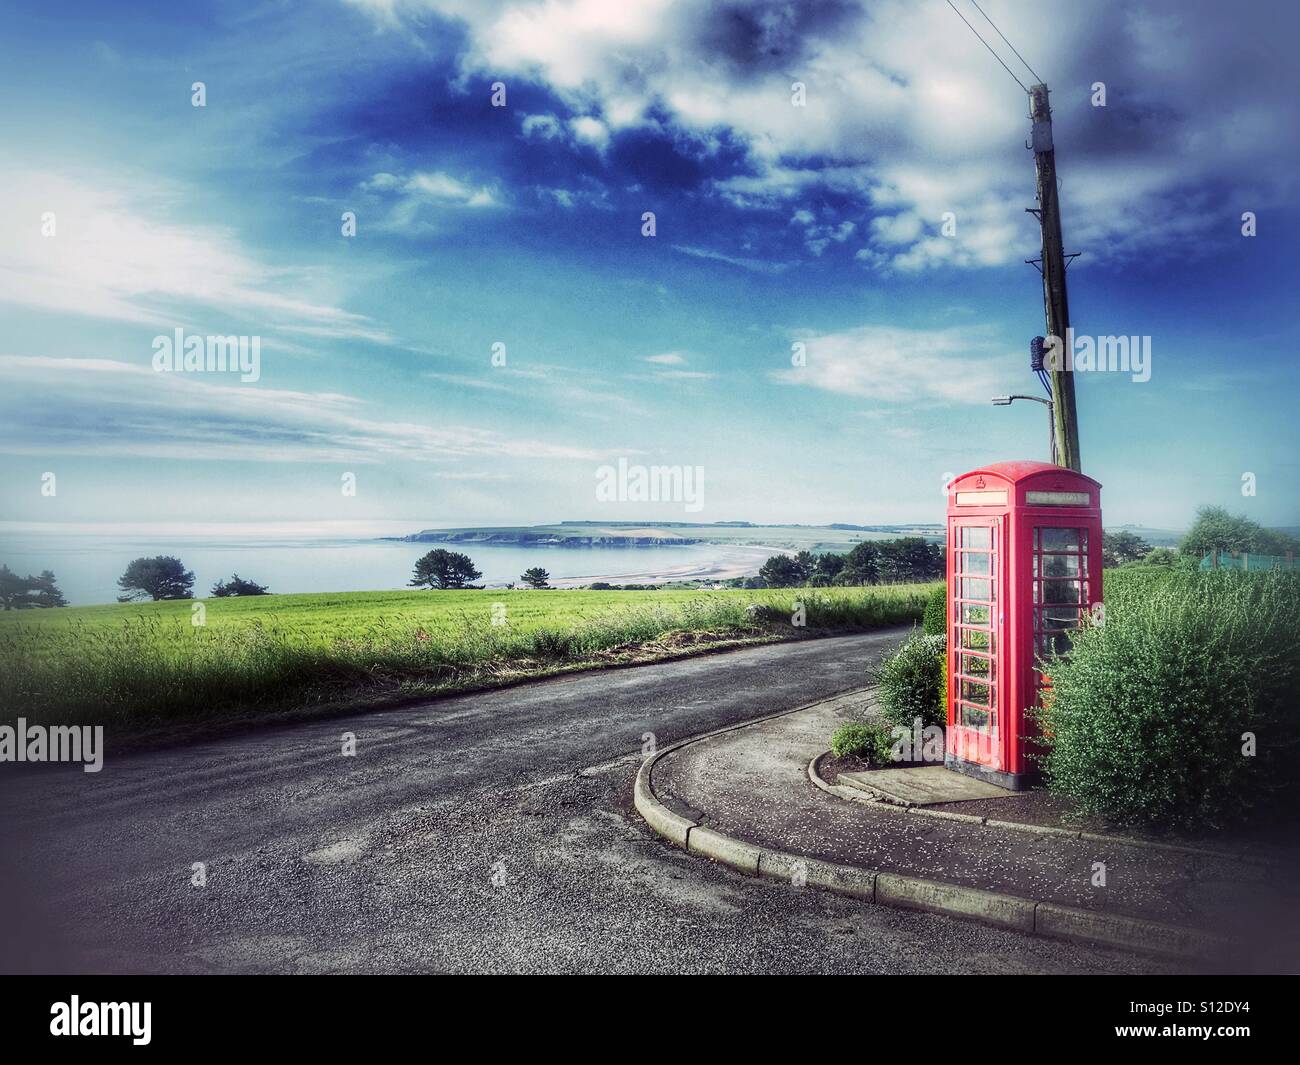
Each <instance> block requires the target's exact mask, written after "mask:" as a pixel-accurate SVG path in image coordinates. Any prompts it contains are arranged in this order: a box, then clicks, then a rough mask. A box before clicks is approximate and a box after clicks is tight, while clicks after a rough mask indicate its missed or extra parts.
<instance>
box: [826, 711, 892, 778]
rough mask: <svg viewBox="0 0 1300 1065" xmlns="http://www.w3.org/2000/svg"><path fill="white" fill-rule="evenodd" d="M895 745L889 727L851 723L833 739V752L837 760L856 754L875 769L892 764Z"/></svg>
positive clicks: (837, 730) (841, 728) (836, 731)
mask: <svg viewBox="0 0 1300 1065" xmlns="http://www.w3.org/2000/svg"><path fill="white" fill-rule="evenodd" d="M893 745H894V740H893V736H892V735H891V734H890V731H889V726H888V725H884V724H882V723H881V722H879V721H850V722H849V723H848V724H847V725H841V726H840V727H839V728H837V729H836V730H835V735H834V736H832V737H831V751H832V752H833V753H834V755H835V756H836V757H837V758H844V757H847V756H848V755H851V754H856V755H857V756H858V757H859V758H861V759H863V760H864V761H865V762H867V764H868V765H870V766H871V767H872V768H873V769H879V768H881V767H882V766H887V765H889V764H890V763H891V762H892V760H893V754H892V752H893Z"/></svg>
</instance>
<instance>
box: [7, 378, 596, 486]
mask: <svg viewBox="0 0 1300 1065" xmlns="http://www.w3.org/2000/svg"><path fill="white" fill-rule="evenodd" d="M0 383H2V385H3V388H0V451H3V452H5V453H8V454H40V455H96V456H105V455H116V456H135V457H145V458H156V459H179V460H182V461H192V460H210V459H241V460H244V461H250V462H343V461H347V462H365V463H370V462H380V461H384V460H387V459H407V460H412V461H421V462H432V463H439V462H447V463H451V462H454V461H456V460H459V459H462V458H468V457H475V458H489V459H491V458H502V459H507V458H508V459H592V458H598V457H600V456H599V453H597V452H593V451H590V450H587V449H584V448H576V447H570V446H568V445H564V444H553V443H550V442H547V441H543V440H533V439H527V438H512V437H507V436H503V435H502V434H500V433H496V432H491V431H489V430H485V429H477V428H474V427H470V426H463V425H447V424H445V423H443V422H442V421H441V420H438V421H437V422H436V424H424V423H416V422H402V421H397V420H393V419H392V418H391V417H390V416H388V415H387V413H386V412H385V411H383V410H378V409H375V408H374V407H373V406H372V405H371V404H368V403H366V402H364V401H362V400H359V399H357V398H355V397H353V396H347V395H340V394H338V393H331V392H299V391H289V390H283V389H269V388H265V387H260V386H250V385H241V384H238V383H233V382H230V381H228V380H226V379H221V378H219V377H218V376H216V375H211V374H186V373H156V372H155V371H154V370H153V369H152V368H151V367H149V366H138V365H134V364H131V363H125V362H118V361H114V360H110V359H92V358H49V357H44V356H21V355H0Z"/></svg>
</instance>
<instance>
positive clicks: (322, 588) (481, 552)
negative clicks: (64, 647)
mask: <svg viewBox="0 0 1300 1065" xmlns="http://www.w3.org/2000/svg"><path fill="white" fill-rule="evenodd" d="M407 531H414V530H411V529H409V527H408V529H407ZM436 547H446V548H447V549H448V550H452V551H460V552H463V553H464V554H467V555H469V556H470V558H471V559H473V561H474V564H475V565H476V566H477V567H478V569H479V570H481V571H482V573H483V576H482V578H481V579H480V580H479V581H476V582H475V583H477V584H486V585H487V586H489V587H502V586H503V585H505V584H507V583H509V582H512V581H513V582H518V581H519V577H520V574H522V573H523V572H524V570H526V569H528V568H530V567H532V566H541V567H542V568H544V569H545V570H547V571H548V572H549V573H550V575H551V583H552V584H554V585H556V586H557V587H565V586H576V585H583V584H589V583H591V582H593V581H598V580H603V581H608V582H609V583H611V584H629V583H636V584H644V583H654V582H660V581H665V580H709V581H721V580H724V579H726V578H727V577H733V576H743V575H745V574H749V573H755V572H757V570H758V567H759V566H761V565H762V564H763V561H764V560H765V559H766V558H768V557H769V556H770V555H773V554H777V553H779V549H778V548H769V547H756V546H749V545H729V544H683V545H664V546H644V547H621V546H611V547H561V546H557V545H541V546H536V547H534V546H527V547H524V546H519V545H510V544H437V543H411V542H403V541H400V540H396V539H384V538H381V537H380V536H377V535H371V536H355V535H338V534H337V533H333V534H327V535H320V534H319V533H317V532H315V531H311V532H307V533H304V532H303V531H302V530H298V529H286V528H275V529H270V530H268V529H267V528H264V527H258V526H230V527H227V528H223V529H212V528H208V529H204V530H203V531H194V530H187V529H183V528H177V529H173V530H167V529H163V530H157V529H153V530H151V529H150V528H148V527H144V526H142V527H138V528H127V529H113V528H104V527H90V528H86V529H78V530H77V531H75V532H69V531H65V530H63V529H59V528H57V527H53V528H52V527H49V526H45V527H40V528H32V527H26V528H17V529H15V528H9V529H6V528H3V527H0V563H3V564H5V565H7V566H8V567H9V568H10V569H11V570H13V571H14V572H16V573H18V574H19V575H22V576H26V575H27V574H29V573H31V574H36V573H39V572H41V571H42V570H47V569H48V570H52V571H53V572H54V575H55V577H56V578H57V579H58V584H59V587H60V589H62V591H63V594H64V596H65V597H66V598H67V600H68V602H69V603H70V604H71V605H73V606H85V605H91V604H95V603H112V602H114V601H116V599H117V596H118V595H119V594H120V591H119V589H118V587H117V578H118V577H119V576H121V574H122V572H123V571H124V570H125V569H126V565H127V563H128V562H130V561H131V560H132V559H133V558H139V557H141V556H153V555H173V556H175V557H177V558H179V559H180V560H181V561H182V562H183V563H184V564H185V568H186V569H188V570H191V571H192V572H193V573H194V577H195V582H194V594H195V596H196V597H199V598H203V597H205V596H207V594H208V591H209V589H210V588H211V587H212V585H213V584H214V583H216V581H218V580H220V579H223V578H229V577H230V576H231V575H232V574H235V573H238V574H239V575H240V576H241V577H244V578H247V579H249V580H254V581H257V582H258V583H259V584H264V585H266V586H267V587H268V588H269V589H270V590H271V591H272V592H280V593H296V592H348V591H358V592H359V591H381V590H389V589H392V590H397V589H402V588H406V587H408V584H407V582H408V581H409V580H410V578H411V572H412V569H413V567H414V565H415V560H416V559H417V558H419V557H420V556H421V555H423V554H425V553H426V552H428V551H431V550H433V549H434V548H436Z"/></svg>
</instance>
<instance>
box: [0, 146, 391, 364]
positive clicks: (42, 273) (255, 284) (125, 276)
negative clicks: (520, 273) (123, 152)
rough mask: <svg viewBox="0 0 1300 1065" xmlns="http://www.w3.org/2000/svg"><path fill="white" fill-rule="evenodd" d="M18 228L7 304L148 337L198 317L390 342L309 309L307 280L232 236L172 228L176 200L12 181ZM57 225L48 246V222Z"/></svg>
mask: <svg viewBox="0 0 1300 1065" xmlns="http://www.w3.org/2000/svg"><path fill="white" fill-rule="evenodd" d="M6 178H7V180H6V202H7V204H8V209H9V210H10V211H11V212H12V217H13V218H14V219H24V220H26V221H24V222H23V223H15V224H14V225H13V226H12V227H11V228H10V230H9V233H8V234H7V237H6V240H5V241H4V243H3V245H0V300H7V301H9V302H12V303H20V304H24V305H26V306H30V307H38V308H42V309H45V310H50V311H57V312H60V313H69V314H83V315H90V316H93V317H98V318H109V319H117V320H120V321H128V322H141V323H148V324H151V325H161V324H167V323H174V322H175V321H176V320H178V319H179V320H184V321H193V313H194V311H195V309H196V308H203V309H208V310H210V311H215V312H218V313H219V314H222V315H239V316H244V317H248V318H253V319H256V320H258V322H259V324H260V325H261V327H262V328H265V329H281V330H284V331H288V332H298V333H303V334H306V335H311V336H318V337H340V338H347V339H364V340H372V341H376V342H380V343H387V342H389V341H391V339H392V338H391V337H389V336H388V334H387V333H386V332H384V330H383V329H382V328H380V327H379V326H377V325H376V324H375V323H374V322H372V321H371V320H370V319H368V318H366V317H365V316H364V315H360V314H353V313H351V312H349V311H346V310H344V309H342V308H341V307H338V306H336V305H334V304H333V303H332V302H328V301H327V300H325V299H317V298H312V297H311V296H309V295H307V294H306V291H305V290H308V289H310V288H313V287H318V282H316V281H314V279H313V278H312V277H311V276H309V275H308V273H307V271H305V270H295V269H291V268H284V267H272V266H268V265H266V264H264V263H262V262H259V261H258V260H257V259H255V258H254V257H253V256H252V255H250V254H249V253H248V252H247V251H245V250H244V248H243V247H242V246H241V245H240V243H239V241H238V240H237V238H236V237H235V235H234V233H232V232H231V231H230V230H229V229H226V228H224V227H221V226H217V225H194V224H187V223H182V222H175V221H172V220H171V219H170V215H171V214H172V201H173V200H174V199H175V195H176V194H175V191H174V190H169V189H166V188H163V187H161V186H160V187H153V188H148V187H143V186H140V185H137V186H136V187H135V188H133V189H132V191H131V193H128V192H126V191H125V190H122V189H117V188H114V187H112V186H111V185H109V184H107V183H106V182H104V181H103V180H102V179H101V180H96V181H95V182H94V183H87V182H85V181H74V180H71V179H69V178H66V177H64V176H62V175H60V174H53V173H32V174H15V173H13V172H12V171H11V172H10V173H8V174H7V175H6ZM47 212H48V213H50V214H52V215H53V218H54V226H55V230H54V235H53V236H43V235H42V231H41V225H42V217H43V216H44V215H45V214H46V213H47Z"/></svg>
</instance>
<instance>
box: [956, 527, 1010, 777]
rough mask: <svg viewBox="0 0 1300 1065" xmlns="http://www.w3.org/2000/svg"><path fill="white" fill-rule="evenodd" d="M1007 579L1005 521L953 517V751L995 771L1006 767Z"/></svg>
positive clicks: (958, 755) (961, 757)
mask: <svg viewBox="0 0 1300 1065" xmlns="http://www.w3.org/2000/svg"><path fill="white" fill-rule="evenodd" d="M1006 574H1007V522H1006V520H1005V519H1004V518H1001V517H975V516H971V517H967V516H965V515H963V516H961V517H954V518H950V519H949V522H948V602H949V614H950V616H949V619H948V705H949V706H950V707H951V708H952V711H951V712H952V720H950V721H949V723H948V753H949V755H951V756H955V757H957V758H959V759H961V760H963V761H966V762H974V763H976V764H978V765H982V766H987V767H988V768H989V769H992V770H996V771H1001V770H1003V769H1004V768H1005V765H1006V755H1005V752H1004V750H1003V747H1004V743H1005V741H1006V739H1007V722H1006V717H1005V714H1006V696H1005V692H1004V679H1005V670H1004V669H1002V668H1000V665H999V663H1000V662H1002V661H1003V660H1004V655H1005V653H1006V651H1005V646H1004V644H1005V641H1004V639H1003V626H1004V619H1005V609H1004V606H1003V604H1004V600H1005V596H1006Z"/></svg>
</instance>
